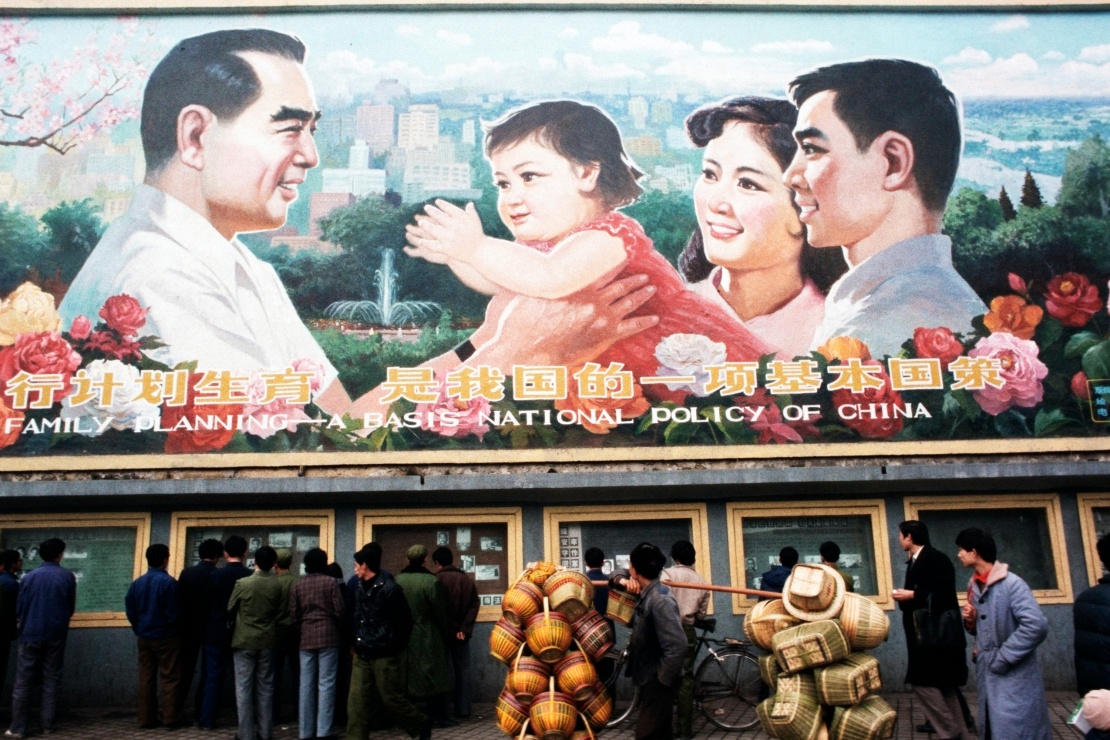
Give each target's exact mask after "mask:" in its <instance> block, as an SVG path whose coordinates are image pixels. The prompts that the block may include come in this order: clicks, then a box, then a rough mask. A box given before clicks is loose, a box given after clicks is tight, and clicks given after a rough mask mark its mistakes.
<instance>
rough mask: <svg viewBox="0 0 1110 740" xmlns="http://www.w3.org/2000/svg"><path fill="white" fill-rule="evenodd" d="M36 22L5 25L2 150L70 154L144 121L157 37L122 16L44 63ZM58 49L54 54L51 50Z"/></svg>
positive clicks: (0, 69) (0, 44) (0, 30)
mask: <svg viewBox="0 0 1110 740" xmlns="http://www.w3.org/2000/svg"><path fill="white" fill-rule="evenodd" d="M32 24H34V21H32V20H30V19H27V18H23V19H15V18H5V19H2V20H0V146H19V147H44V148H46V149H50V150H52V151H55V152H57V153H58V154H65V153H66V152H69V151H71V150H72V149H73V148H74V147H76V146H78V145H80V144H81V143H83V142H85V141H88V140H89V139H91V138H92V137H93V136H95V135H96V134H97V133H98V132H100V131H102V130H104V129H107V128H111V127H112V126H114V125H116V124H118V123H120V122H121V121H125V120H128V119H131V118H135V117H136V116H138V113H139V108H138V101H139V96H140V94H141V86H142V82H143V80H145V79H146V73H147V61H148V60H149V59H150V58H151V47H152V45H153V40H152V39H153V37H152V36H151V35H150V34H148V33H143V32H142V31H141V29H140V25H139V22H138V20H137V19H134V18H122V17H121V18H119V19H117V20H116V21H115V23H114V24H113V25H112V26H111V27H108V28H99V29H97V30H95V31H93V32H92V33H91V34H90V35H89V36H88V37H87V38H85V39H84V40H83V41H81V42H79V43H70V42H69V41H68V40H67V41H66V42H65V43H59V44H58V45H57V52H56V53H57V55H58V56H57V57H56V58H53V59H43V58H42V53H43V49H42V47H41V46H40V45H39V44H37V43H36V42H37V40H38V36H39V33H38V31H37V30H36V29H35V28H34V27H33V25H32ZM48 50H52V49H48Z"/></svg>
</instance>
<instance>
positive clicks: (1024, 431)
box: [994, 409, 1033, 437]
mask: <svg viewBox="0 0 1110 740" xmlns="http://www.w3.org/2000/svg"><path fill="white" fill-rule="evenodd" d="M994 429H995V431H996V432H998V433H999V434H1000V435H1001V436H1003V437H1031V436H1032V435H1033V433H1032V432H1031V431H1030V430H1029V423H1028V422H1027V421H1026V420H1025V417H1024V416H1022V415H1021V414H1019V413H1018V412H1017V411H1014V410H1013V409H1010V410H1009V411H1003V412H1002V413H1001V414H999V415H998V416H996V417H994Z"/></svg>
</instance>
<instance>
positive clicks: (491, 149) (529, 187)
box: [405, 101, 767, 401]
mask: <svg viewBox="0 0 1110 740" xmlns="http://www.w3.org/2000/svg"><path fill="white" fill-rule="evenodd" d="M485 146H486V156H487V157H488V158H489V161H490V164H491V166H492V169H493V173H494V174H493V176H494V182H495V184H496V185H497V189H498V211H499V213H500V215H501V219H502V220H503V221H504V222H505V225H506V226H507V227H508V229H509V231H511V232H512V234H513V236H514V237H516V241H515V242H509V241H505V240H501V239H494V238H492V237H489V236H486V235H485V233H484V232H483V230H482V223H481V220H480V218H479V217H478V212H477V211H476V209H475V208H474V205H473V204H472V203H470V204H467V206H466V208H459V207H457V206H455V205H453V204H451V203H448V202H446V201H443V200H437V201H436V203H435V204H434V205H428V206H427V207H426V209H425V215H422V216H417V218H416V220H415V223H414V224H410V225H409V226H408V229H407V231H408V233H407V238H408V242H409V245H410V246H408V247H406V249H405V251H406V252H407V253H408V254H409V255H410V256H413V257H422V258H424V259H426V260H428V261H429V262H435V263H439V264H446V265H448V266H449V267H450V268H451V269H452V270H453V271H454V273H455V275H456V276H458V278H459V279H460V280H461V281H462V282H464V283H465V284H466V285H468V286H470V287H471V288H473V289H475V290H478V291H480V292H483V293H486V294H488V295H493V296H500V295H503V294H506V293H509V294H524V295H529V296H535V297H540V298H560V297H563V296H566V295H570V294H572V293H574V292H576V291H578V290H581V289H582V288H584V287H586V286H587V285H590V284H591V283H593V282H594V281H596V280H598V279H599V278H600V277H602V276H604V275H606V274H608V273H611V272H612V271H614V270H618V269H619V270H622V274H630V275H631V274H646V275H649V276H650V278H651V282H652V285H653V286H654V287H655V289H656V295H655V297H653V298H652V299H651V300H650V301H648V303H647V304H645V305H644V306H643V308H642V309H641V312H642V313H646V314H655V315H658V316H659V318H660V320H659V323H658V324H657V325H656V326H655V327H653V328H652V329H650V330H647V331H644V332H641V333H640V334H637V335H635V336H632V337H630V338H628V339H625V340H622V341H620V342H618V343H617V344H615V345H613V346H612V347H611V348H610V349H609V350H608V351H606V352H605V353H604V354H603V355H602V356H600V357H598V358H596V362H598V363H599V364H600V365H601V366H602V367H607V366H608V364H609V363H610V362H619V363H623V365H624V368H625V369H626V370H631V371H632V372H633V374H634V375H635V376H636V377H637V378H639V377H642V376H650V375H657V374H672V375H673V374H680V373H685V372H691V371H694V372H698V373H700V372H701V368H691V367H690V366H689V365H688V364H687V363H681V362H678V359H679V358H681V357H687V358H689V357H692V356H693V355H697V356H698V357H700V358H702V360H703V362H704V360H705V359H709V361H710V362H713V363H721V362H725V361H730V362H742V361H754V360H758V359H759V357H760V356H761V355H762V354H764V353H765V352H766V351H767V350H766V348H765V347H764V346H763V344H762V343H761V342H760V341H759V340H758V339H757V338H756V337H755V336H754V335H752V334H751V332H749V331H748V330H747V329H746V328H744V327H743V326H741V325H740V324H739V323H738V322H737V321H736V319H734V318H732V317H730V316H728V315H727V313H726V312H725V311H723V310H722V309H721V308H720V307H718V306H716V305H714V304H713V303H711V302H710V301H708V300H707V299H705V298H703V297H701V296H698V295H696V294H694V293H692V292H690V291H687V290H686V286H685V285H684V283H683V281H682V278H681V277H679V275H678V272H677V271H676V270H675V268H674V267H672V266H671V265H670V263H668V262H667V260H666V259H665V258H664V257H663V256H662V255H661V254H659V253H658V252H656V251H655V249H654V247H653V245H652V242H651V239H649V238H648V236H647V234H645V233H644V230H643V228H642V227H641V226H640V225H639V224H638V223H637V222H636V221H635V220H633V219H632V218H629V217H628V216H626V215H624V214H622V213H620V212H619V211H618V210H617V209H619V208H620V207H622V206H626V205H628V204H630V203H632V202H634V201H635V200H636V198H637V197H638V196H639V195H640V193H641V192H643V191H642V189H641V188H640V186H639V185H638V184H637V183H636V179H637V178H638V177H640V175H641V174H642V173H641V172H640V171H639V170H637V169H636V168H635V167H634V166H633V165H632V164H631V162H630V160H629V157H628V155H627V154H626V153H625V151H624V147H623V145H622V143H621V137H620V132H619V131H618V130H617V127H616V125H615V124H614V123H613V121H612V120H610V119H609V117H608V116H606V115H605V114H604V113H602V112H601V111H600V110H599V109H597V108H595V107H593V106H589V105H584V104H582V103H578V102H574V101H548V102H541V103H536V104H532V105H529V106H526V107H523V108H519V109H517V110H515V111H512V112H510V113H508V114H507V115H506V116H504V117H503V118H502V119H501V120H499V121H497V122H496V123H494V124H493V125H492V127H490V129H489V130H488V131H487V134H486V142H485ZM483 329H486V327H483ZM483 329H479V331H478V332H477V333H476V334H475V337H474V339H475V344H477V343H478V342H479V341H481V340H482V339H483ZM537 330H538V331H543V328H542V327H537ZM688 390H690V388H686V387H678V386H675V387H673V388H672V389H671V390H668V389H667V387H666V386H663V385H654V386H651V387H647V388H645V389H644V392H645V394H646V395H648V396H651V397H654V398H656V399H667V400H675V401H680V400H681V399H682V398H683V397H685V395H686V391H688Z"/></svg>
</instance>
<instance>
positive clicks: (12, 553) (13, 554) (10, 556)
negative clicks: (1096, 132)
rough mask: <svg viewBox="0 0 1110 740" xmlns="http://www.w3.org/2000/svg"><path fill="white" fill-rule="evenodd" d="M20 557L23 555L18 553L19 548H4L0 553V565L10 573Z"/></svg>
mask: <svg viewBox="0 0 1110 740" xmlns="http://www.w3.org/2000/svg"><path fill="white" fill-rule="evenodd" d="M22 559H23V556H22V555H20V554H19V550H4V551H3V552H2V553H0V565H2V566H3V568H4V570H6V571H7V572H8V573H12V572H13V571H14V570H15V566H16V565H18V564H19V561H20V560H22Z"/></svg>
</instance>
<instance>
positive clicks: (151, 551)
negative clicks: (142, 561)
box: [146, 542, 170, 568]
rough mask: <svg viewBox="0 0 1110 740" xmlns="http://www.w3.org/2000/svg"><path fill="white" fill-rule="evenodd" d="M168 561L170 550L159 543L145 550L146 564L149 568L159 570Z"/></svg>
mask: <svg viewBox="0 0 1110 740" xmlns="http://www.w3.org/2000/svg"><path fill="white" fill-rule="evenodd" d="M169 559H170V548H169V547H167V546H166V545H163V544H162V543H161V542H155V543H154V544H153V545H151V546H150V547H148V548H147V549H146V564H147V565H149V566H150V567H151V568H160V567H161V566H163V565H165V564H166V561H167V560H169Z"/></svg>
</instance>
